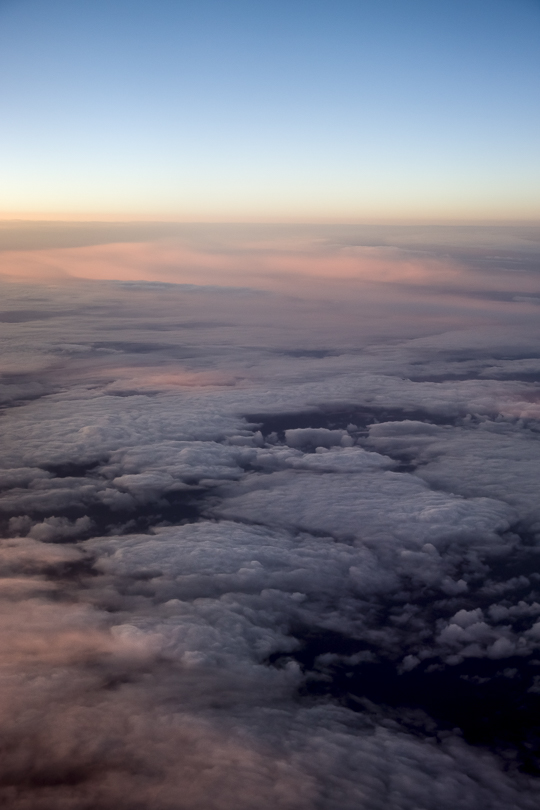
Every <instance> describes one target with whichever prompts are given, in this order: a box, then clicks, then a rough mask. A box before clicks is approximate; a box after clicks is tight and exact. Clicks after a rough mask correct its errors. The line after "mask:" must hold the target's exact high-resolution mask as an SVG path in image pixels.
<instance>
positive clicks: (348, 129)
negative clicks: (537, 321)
mask: <svg viewBox="0 0 540 810" xmlns="http://www.w3.org/2000/svg"><path fill="white" fill-rule="evenodd" d="M539 35H540V2H537V1H536V0H452V2H447V1H446V0H441V2H433V0H432V1H431V2H426V0H377V2H367V0H357V1H356V2H350V1H349V0H337V1H336V2H321V0H312V2H304V0H289V2H267V3H263V2H255V1H254V0H253V1H252V2H246V1H245V0H244V2H241V1H231V0H221V2H215V1H214V0H198V2H193V1H192V0H190V1H189V2H188V1H185V2H182V1H178V0H177V2H172V0H157V1H154V2H149V0H131V1H130V2H127V0H109V2H102V0H94V1H93V2H92V3H88V2H82V0H70V1H69V2H68V1H67V0H49V2H47V3H45V2H40V1H39V0H9V1H8V2H6V0H0V74H1V75H2V76H3V77H4V79H3V81H2V85H1V88H0V103H1V107H2V110H3V124H2V128H1V133H0V148H1V149H2V153H3V154H4V156H5V157H6V158H7V159H6V160H5V161H4V166H3V169H2V170H1V174H2V175H3V176H2V178H1V186H2V191H0V211H1V212H2V214H3V216H4V217H6V216H12V215H17V216H19V215H20V216H36V215H39V216H41V215H45V216H50V217H57V216H60V217H68V218H69V217H74V218H78V217H82V218H84V217H98V218H100V217H112V218H118V217H128V218H129V217H138V218H139V217H140V218H157V219H159V218H165V219H180V220H183V219H187V220H199V219H200V220H213V219H216V220H266V219H269V220H293V221H295V220H296V221H308V220H328V221H335V220H343V221H349V220H352V221H363V220H365V221H367V220H385V219H402V220H409V219H412V220H414V219H417V218H419V219H430V218H434V219H460V220H470V219H502V220H516V219H531V218H535V217H538V215H539V213H540V191H539V189H540V160H539V158H538V151H539V150H538V144H539V143H540V105H539V90H538V88H539V86H540V48H539Z"/></svg>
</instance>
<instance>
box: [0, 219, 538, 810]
mask: <svg viewBox="0 0 540 810" xmlns="http://www.w3.org/2000/svg"><path fill="white" fill-rule="evenodd" d="M325 233H326V231H325ZM340 233H341V232H340ZM338 236H339V238H338ZM394 236H395V234H394ZM492 236H493V235H492ZM186 238H187V237H186ZM190 238H191V237H190ZM192 238H193V239H194V238H195V237H192ZM201 238H202V237H201ZM205 238H206V237H205ZM223 238H224V237H223ZM332 238H334V240H335V241H334V242H332V239H331V238H330V237H329V236H328V238H327V237H325V239H326V241H325V242H324V244H322V245H319V246H318V247H314V245H313V244H307V243H306V242H305V240H304V241H303V242H301V243H300V242H299V243H298V244H295V245H294V246H292V247H291V245H290V244H289V246H288V247H287V246H286V245H283V244H282V245H276V244H270V245H269V244H266V243H265V244H262V243H260V244H255V243H249V242H246V243H245V244H244V243H242V245H238V244H235V245H233V244H229V243H227V246H226V250H224V252H223V253H222V254H219V252H218V250H217V248H216V247H215V245H214V247H213V248H212V249H209V248H208V245H205V246H204V250H203V251H201V250H200V249H199V247H197V246H196V245H194V243H192V244H191V245H190V246H189V249H187V248H185V246H184V248H182V250H181V251H180V250H179V248H178V246H177V245H174V244H173V243H172V242H171V243H168V244H165V243H163V244H161V245H159V246H156V245H154V246H148V245H146V246H141V245H137V246H131V247H121V246H119V245H113V246H109V247H107V248H103V247H102V246H100V247H98V248H95V249H89V248H72V249H69V250H67V251H64V252H63V251H62V250H56V249H54V250H53V249H50V250H48V251H45V252H44V253H40V252H39V251H36V252H35V253H32V254H30V252H26V253H25V254H24V255H20V254H19V255H18V256H14V255H12V256H10V257H7V258H8V259H9V261H10V262H12V269H14V268H15V265H18V267H19V269H20V270H24V269H25V268H26V271H28V272H30V271H31V272H30V274H31V275H32V274H34V275H35V273H36V272H39V268H40V267H42V266H43V263H44V262H45V263H47V262H49V264H50V263H51V262H53V261H54V262H55V263H57V264H58V266H60V267H65V269H66V273H72V274H73V275H92V274H94V275H95V274H101V275H105V276H108V275H110V274H111V273H112V272H113V270H114V272H115V273H116V272H117V270H118V268H119V267H120V266H121V268H122V275H118V274H117V275H115V278H121V277H122V278H126V279H127V281H126V282H125V283H118V282H115V283H105V282H103V283H102V284H97V283H95V282H91V281H74V280H73V279H71V280H70V279H69V277H68V276H66V277H65V280H64V282H62V284H58V283H57V282H56V286H55V285H54V283H53V284H52V285H50V286H47V285H41V286H40V285H39V284H37V283H35V284H32V285H24V284H15V283H11V284H7V283H3V292H4V293H5V295H4V301H5V303H4V304H3V306H4V308H5V314H4V316H2V317H0V326H1V327H2V330H3V340H4V339H5V343H4V345H5V350H6V355H5V363H4V365H3V366H2V368H1V369H0V371H1V373H2V375H3V377H2V380H1V383H2V385H3V388H1V389H0V396H2V397H3V399H2V401H3V402H4V403H5V404H6V407H5V408H4V410H3V412H2V419H1V420H0V441H1V444H2V458H1V467H2V468H1V470H0V528H1V530H2V535H3V540H2V541H1V543H2V545H1V553H0V643H1V645H2V650H3V658H2V664H1V667H2V672H1V675H2V677H1V678H0V716H1V722H2V729H3V755H2V762H1V764H0V800H1V801H2V802H3V803H4V804H5V805H6V806H7V807H10V808H14V810H27V808H28V810H29V808H32V810H34V808H37V810H41V809H43V810H48V808H50V807H52V806H54V807H55V808H57V807H58V808H60V809H61V810H62V809H63V808H65V809H66V810H86V808H92V807H100V808H104V810H107V809H108V808H113V807H115V808H120V810H122V808H126V810H128V808H129V810H134V808H136V809H137V810H148V808H152V810H173V808H174V810H199V809H200V810H203V809H204V810H231V808H235V810H238V809H239V810H242V809H243V808H245V810H251V808H253V807H257V808H261V810H265V808H270V807H277V808H280V809H281V810H308V809H309V810H311V809H312V808H314V807H317V808H321V810H338V808H339V810H353V808H354V810H357V809H358V808H366V810H367V809H368V808H369V810H372V808H373V810H378V808H381V810H382V809H383V808H385V810H386V808H391V810H394V809H395V810H413V809H414V810H417V809H418V808H420V807H421V808H424V810H431V808H443V810H444V808H448V809H449V810H450V808H452V809H454V808H462V809H463V810H469V808H470V810H473V808H474V809H475V810H476V808H478V807H491V808H493V810H499V808H500V810H503V808H504V810H506V808H515V810H529V808H531V810H532V808H536V807H537V805H538V790H539V788H538V781H537V776H535V775H534V774H535V773H537V772H538V767H540V765H539V754H540V750H539V746H538V740H537V737H536V736H535V734H536V732H535V730H534V722H533V721H534V718H535V716H536V715H535V712H537V706H538V704H537V700H538V679H539V677H540V676H539V675H538V660H539V658H540V655H539V653H540V630H539V627H540V575H539V574H538V573H537V570H536V569H537V563H538V550H537V548H538V546H537V539H538V536H539V535H540V514H539V512H538V503H537V501H538V499H537V491H536V482H537V480H538V475H539V473H540V470H539V469H538V458H539V455H538V447H537V444H538V436H539V433H538V430H537V420H538V401H539V399H538V391H537V385H536V383H537V377H535V375H537V373H538V368H539V366H538V357H539V356H540V343H539V341H538V337H537V335H536V333H535V332H534V329H533V324H534V319H533V316H532V315H531V312H532V310H533V309H534V308H535V305H534V303H531V301H530V300H528V299H529V298H530V297H531V296H532V297H534V292H533V288H534V285H535V284H536V278H535V277H533V274H532V273H530V272H528V270H527V269H525V270H524V272H523V273H522V274H519V278H517V274H515V273H512V274H510V273H507V272H505V271H504V270H503V269H501V270H500V271H498V272H499V275H497V274H491V275H489V277H488V275H487V274H486V273H485V272H484V271H483V270H482V269H480V264H481V263H480V264H479V259H478V255H479V254H478V251H477V250H476V248H475V251H476V252H475V251H472V252H470V255H469V253H467V250H465V248H460V250H461V253H460V252H459V251H458V250H457V248H455V250H454V248H452V247H451V246H448V245H447V246H446V247H445V248H444V251H446V252H447V254H448V255H447V256H446V258H444V257H443V256H442V253H441V251H442V248H441V249H438V250H439V252H437V250H435V249H434V248H433V246H431V247H429V249H428V248H426V246H425V245H424V248H426V250H427V252H428V254H429V258H426V256H427V254H426V253H425V254H422V253H420V252H419V251H417V250H416V251H415V250H412V249H410V246H409V247H407V246H403V245H402V247H400V249H399V250H397V249H394V248H373V247H371V248H369V247H366V246H364V247H358V246H354V245H352V244H350V239H351V236H350V234H349V235H348V236H346V237H345V236H344V235H343V234H341V235H339V234H338V233H337V232H336V233H334V235H333V237H332ZM396 238H397V237H396ZM493 238H495V237H494V236H493ZM516 239H517V237H516ZM336 240H337V241H336ZM343 240H345V241H343ZM195 241H196V240H195ZM353 241H354V240H353ZM452 250H454V252H452ZM478 250H480V248H478ZM482 250H484V248H482ZM485 250H488V248H487V247H486V248H485ZM489 250H492V247H491V246H490V247H489ZM430 251H431V252H430ZM456 251H457V252H456ZM463 251H465V252H463ZM458 254H459V257H461V258H458ZM473 254H474V255H473ZM482 255H483V254H482ZM486 255H491V254H486ZM527 255H528V254H527ZM448 256H453V257H454V258H452V259H448ZM464 256H467V257H468V258H467V259H466V260H465V259H464V258H463V257H464ZM255 261H256V267H255V265H254V262H255ZM466 261H467V262H469V267H466V266H465V262H466ZM104 262H108V264H107V265H106V266H105V264H104ZM152 262H155V265H154V269H152V268H151V265H152ZM175 262H176V263H178V262H180V264H181V265H182V267H181V268H180V270H179V269H178V267H177V264H175ZM189 262H191V263H192V264H191V265H189ZM188 265H189V266H188ZM254 267H255V269H254ZM527 267H528V265H527ZM150 276H151V277H152V279H154V282H151V283H148V282H147V281H144V279H148V278H149V277H150ZM165 278H166V279H167V281H169V282H170V281H175V282H178V281H181V282H183V284H173V283H169V284H162V283H157V281H158V280H164V279H165ZM137 279H139V280H138V281H137ZM224 280H228V288H224V287H223V286H221V287H220V286H216V285H218V284H219V285H223V284H224ZM203 282H204V283H206V284H207V285H208V286H207V287H206V288H203V287H200V286H196V285H197V284H201V283H203ZM233 284H235V285H240V286H236V287H234V286H231V285H233ZM248 285H251V286H252V289H249V288H248ZM255 287H256V288H257V289H253V288H255ZM518 299H519V300H518ZM522 299H527V300H522ZM535 311H536V310H535ZM534 317H537V312H536V315H535V316H534ZM494 707H495V708H494ZM477 743H480V745H477Z"/></svg>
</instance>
